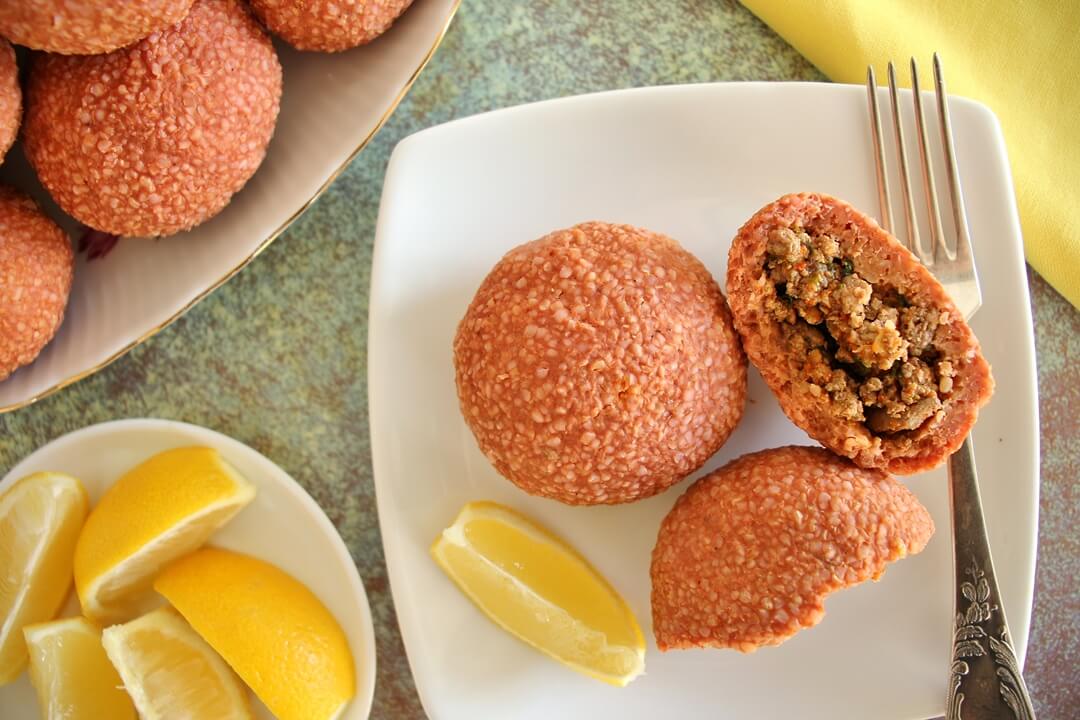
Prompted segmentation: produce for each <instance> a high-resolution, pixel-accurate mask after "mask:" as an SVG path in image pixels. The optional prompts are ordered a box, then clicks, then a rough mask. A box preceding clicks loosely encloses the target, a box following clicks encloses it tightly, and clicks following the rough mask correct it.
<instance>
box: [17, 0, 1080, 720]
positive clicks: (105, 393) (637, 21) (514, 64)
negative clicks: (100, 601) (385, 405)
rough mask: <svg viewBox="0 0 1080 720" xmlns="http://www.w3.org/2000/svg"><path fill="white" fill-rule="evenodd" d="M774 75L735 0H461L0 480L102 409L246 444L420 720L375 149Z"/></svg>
mask: <svg viewBox="0 0 1080 720" xmlns="http://www.w3.org/2000/svg"><path fill="white" fill-rule="evenodd" d="M419 1H420V2H422V1H423V0H419ZM791 79H798V80H821V79H823V77H822V76H821V75H820V73H818V71H817V70H815V69H814V68H813V67H812V66H811V65H809V64H808V63H807V62H806V61H805V60H804V59H803V58H802V57H801V56H800V55H798V54H797V53H796V52H795V51H794V50H792V49H791V48H790V47H788V46H787V45H786V44H785V43H784V41H783V40H781V39H779V38H778V37H777V36H776V35H774V34H773V33H772V32H771V31H770V30H769V29H768V28H767V27H765V26H764V25H762V24H761V23H760V22H759V21H758V20H757V19H755V18H754V17H753V16H752V15H750V13H748V12H747V11H746V10H744V9H743V8H742V7H740V6H738V5H737V4H735V2H733V0H670V1H668V2H660V3H657V2H655V1H654V0H613V1H611V2H600V3H592V2H584V3H583V2H578V1H577V0H550V1H548V0H544V1H538V2H532V3H525V2H517V1H516V0H510V1H507V0H465V2H464V4H463V7H462V8H461V10H460V12H459V13H458V16H457V19H456V20H455V21H454V24H453V26H452V27H451V29H450V32H449V34H448V35H447V37H446V40H445V41H444V43H443V45H442V47H441V49H440V50H439V51H438V53H437V54H436V55H435V58H434V59H433V61H432V62H431V64H430V65H429V66H428V68H427V69H426V70H425V72H424V74H423V75H421V77H420V79H419V80H418V81H417V83H416V85H415V86H414V87H413V89H412V91H411V92H410V94H409V96H408V97H407V98H406V100H405V101H404V102H403V103H402V104H401V106H400V108H399V109H398V110H397V113H396V114H395V115H394V116H393V117H392V118H391V120H390V121H389V123H388V124H387V125H386V127H385V128H383V130H382V131H381V132H380V133H379V135H378V136H377V137H376V138H375V140H374V141H373V142H372V143H371V145H370V146H369V147H368V148H367V149H366V150H365V151H364V152H363V153H362V154H361V155H360V156H359V157H358V158H357V159H356V160H355V161H354V162H353V163H352V165H351V167H350V168H349V169H348V170H347V171H346V172H345V173H344V174H343V175H342V176H341V177H340V179H338V180H337V182H336V183H335V184H334V185H333V186H332V187H331V188H330V190H329V191H328V192H327V193H326V195H325V196H324V197H323V198H322V199H321V200H320V201H319V202H318V203H317V204H316V205H315V206H314V207H313V208H312V209H311V210H310V211H308V213H307V214H306V215H304V216H303V217H302V218H300V220H299V221H297V222H296V224H295V225H293V226H292V228H291V229H290V230H289V231H288V232H286V233H285V235H284V236H282V237H281V238H280V239H279V240H278V241H277V242H276V243H275V244H274V245H273V246H271V247H270V249H269V250H268V251H266V252H265V253H263V254H262V255H261V256H259V258H258V259H256V260H255V262H253V263H252V264H251V266H250V267H248V268H247V269H246V270H244V271H243V272H242V273H241V274H240V275H239V276H237V277H236V278H235V279H233V280H232V281H231V282H229V283H228V284H227V285H225V286H224V287H223V288H222V289H220V290H218V291H217V292H216V293H214V294H213V295H212V296H211V297H209V298H208V299H206V300H204V301H203V302H202V303H201V304H200V305H198V306H197V307H195V308H194V309H193V310H192V311H191V312H189V313H188V314H187V315H186V316H185V317H184V318H182V319H181V320H180V321H178V322H177V323H176V324H174V325H173V326H172V327H170V328H169V329H167V330H165V331H164V332H162V333H161V334H159V335H158V336H156V337H155V338H153V339H152V340H150V341H149V342H147V343H146V344H145V345H143V346H142V347H140V348H138V349H136V350H135V351H133V352H132V353H130V354H129V355H127V356H126V357H124V358H122V359H121V360H120V361H118V362H116V363H115V364H113V365H112V366H110V367H109V368H107V369H106V370H105V371H103V372H101V373H99V374H97V375H96V376H94V377H92V378H90V379H88V380H84V381H83V382H81V383H79V384H77V385H75V386H73V387H70V388H68V389H66V390H64V391H63V392H60V393H58V394H56V395H53V396H51V397H49V398H47V399H45V400H43V401H41V402H40V403H38V404H37V405H34V406H31V407H29V408H26V409H23V410H20V411H17V412H15V413H13V414H9V415H6V416H0V429H2V430H0V474H3V472H5V471H6V470H7V469H8V468H9V467H11V466H12V465H13V464H14V463H15V462H16V461H17V460H18V459H19V458H20V457H22V456H23V455H25V454H27V453H29V452H31V451H32V450H34V449H35V448H36V447H38V446H40V445H41V444H43V443H45V442H47V441H49V440H51V439H52V438H55V437H57V436H59V435H61V434H63V433H66V432H69V431H72V430H76V429H78V428H81V427H83V426H85V425H88V424H91V423H96V422H101V421H103V420H110V419H114V418H124V417H147V416H151V417H164V418H172V419H177V420H184V421H187V422H192V423H197V424H200V425H205V426H207V427H211V428H214V429H215V430H219V431H221V432H224V433H226V434H228V435H231V436H233V437H235V438H237V439H239V440H241V441H242V442H245V443H247V444H249V445H251V446H252V447H254V448H255V449H256V450H258V451H260V452H262V453H263V454H265V455H267V456H268V457H270V458H271V459H272V460H274V461H275V462H277V463H278V464H279V465H281V466H282V467H284V468H285V469H286V470H287V471H288V472H289V473H291V474H292V475H293V477H295V478H296V479H297V480H299V481H300V482H301V483H302V484H303V485H304V486H305V487H306V488H307V489H308V490H309V491H310V492H311V494H312V495H313V496H314V497H315V499H316V500H317V501H318V502H319V503H320V504H321V505H322V507H323V508H324V509H325V510H326V511H327V513H328V514H329V516H330V519H331V520H333V522H334V523H335V524H336V525H337V527H338V529H339V530H340V531H341V534H342V535H343V536H344V538H345V542H346V543H347V544H348V546H349V549H350V550H351V551H352V554H353V557H354V558H355V559H356V564H357V566H358V567H359V569H360V573H361V575H362V576H363V578H364V582H365V585H366V587H367V592H368V595H369V597H370V598H371V604H372V611H373V613H374V618H375V626H376V634H377V636H378V658H379V660H378V686H377V689H376V691H375V707H374V713H373V717H375V718H412V717H422V716H423V710H422V709H421V706H420V703H419V700H418V698H417V696H416V691H415V689H414V687H413V683H412V679H411V677H410V674H409V666H408V662H407V660H406V657H405V651H404V649H403V647H402V644H401V638H400V635H399V633H398V628H397V621H396V618H395V616H394V608H393V603H392V601H391V597H390V588H389V585H388V582H387V576H386V567H385V565H384V563H383V553H382V545H381V542H380V537H379V526H378V521H377V518H376V512H375V495H374V487H373V485H372V476H371V451H370V445H369V437H368V416H367V388H366V386H365V375H366V364H367V347H366V340H367V311H368V292H369V289H370V280H371V274H370V273H371V252H372V241H373V239H374V235H375V218H376V213H377V210H378V202H379V194H380V192H381V190H382V178H383V172H384V170H385V168H386V163H387V159H388V158H389V155H390V151H391V150H392V149H393V147H394V145H395V144H396V143H397V142H398V141H399V140H401V139H402V138H403V137H405V136H406V135H409V134H410V133H413V132H415V131H417V130H420V129H422V128H424V127H427V126H429V125H433V124H436V123H441V122H444V121H446V120H450V119H453V118H458V117H463V116H466V115H471V114H473V113H477V112H481V111H485V110H491V109H494V108H501V107H505V106H508V105H515V104H519V103H524V102H530V101H533V100H542V99H546V98H553V97H560V96H564V95H573V94H577V93H585V92H592V91H597V90H609V89H613V88H624V87H634V86H642V85H657V84H667V83H686V82H707V81H714V80H791ZM1031 290H1032V308H1033V312H1034V315H1035V334H1036V343H1037V352H1038V366H1039V391H1040V397H1041V400H1040V409H1041V430H1042V453H1043V456H1042V495H1041V512H1042V515H1041V519H1040V531H1039V566H1038V575H1037V587H1036V594H1035V612H1034V618H1033V625H1032V631H1031V644H1030V650H1029V653H1028V663H1027V677H1028V681H1029V684H1030V686H1031V690H1032V694H1033V695H1034V698H1035V705H1036V708H1037V709H1038V710H1039V711H1040V717H1041V718H1046V719H1064V718H1067V717H1073V718H1075V717H1077V714H1076V713H1077V708H1080V683H1078V682H1077V681H1076V669H1077V667H1080V654H1078V652H1077V645H1078V644H1080V638H1078V635H1077V627H1076V626H1077V624H1078V621H1080V612H1078V607H1080V606H1078V599H1077V598H1078V595H1077V592H1076V590H1077V584H1076V583H1077V578H1078V577H1080V547H1078V546H1080V540H1078V537H1080V536H1078V533H1077V532H1076V524H1077V522H1076V521H1077V507H1078V502H1080V493H1078V490H1077V487H1078V483H1077V477H1078V475H1080V439H1078V437H1077V435H1078V434H1077V431H1076V427H1077V423H1076V415H1077V414H1078V413H1080V392H1078V382H1080V365H1078V363H1080V339H1078V338H1080V314H1078V313H1077V311H1076V310H1074V309H1073V308H1072V307H1071V306H1070V305H1069V304H1068V303H1067V302H1066V301H1065V300H1064V299H1062V297H1061V296H1060V295H1058V294H1057V293H1056V292H1055V291H1054V290H1053V289H1051V288H1050V287H1049V286H1048V285H1047V284H1046V283H1045V282H1043V281H1042V280H1041V279H1040V278H1039V277H1038V276H1035V275H1034V274H1032V276H1031ZM943 672H944V669H943Z"/></svg>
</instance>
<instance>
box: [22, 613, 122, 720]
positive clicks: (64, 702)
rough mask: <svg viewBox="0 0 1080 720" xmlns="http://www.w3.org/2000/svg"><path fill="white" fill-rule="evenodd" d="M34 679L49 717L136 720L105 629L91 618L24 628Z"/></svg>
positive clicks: (50, 719)
mask: <svg viewBox="0 0 1080 720" xmlns="http://www.w3.org/2000/svg"><path fill="white" fill-rule="evenodd" d="M23 635H24V636H25V637H26V646H27V647H28V648H29V650H30V682H31V683H33V685H34V689H35V690H37V696H38V701H39V702H40V703H41V710H42V712H41V716H42V717H43V718H46V720H100V718H109V720H136V715H135V706H134V705H132V704H131V698H130V697H129V696H128V694H127V693H126V692H124V688H123V686H122V685H121V684H120V676H119V675H117V674H116V669H115V668H114V667H113V666H112V665H111V664H110V663H109V659H108V658H107V657H106V656H105V649H104V648H103V647H102V646H101V630H100V629H99V628H98V627H97V626H96V625H94V624H92V623H91V622H90V621H89V620H87V619H86V618H81V617H80V618H67V619H64V620H56V621H54V622H48V623H41V624H38V625H29V626H27V627H25V628H23Z"/></svg>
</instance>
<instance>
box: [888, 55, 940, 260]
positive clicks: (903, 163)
mask: <svg viewBox="0 0 1080 720" xmlns="http://www.w3.org/2000/svg"><path fill="white" fill-rule="evenodd" d="M888 75H889V100H890V101H891V103H892V114H893V129H894V130H895V131H896V154H897V157H898V158H899V160H900V189H901V190H902V191H903V196H904V213H905V216H906V217H907V238H908V242H907V247H908V250H910V251H911V252H913V253H916V254H917V255H919V259H920V260H922V262H923V264H924V265H930V264H931V263H932V262H933V258H931V259H930V262H929V263H928V262H927V261H926V254H925V253H923V252H922V241H921V240H920V238H919V218H918V216H917V215H916V214H915V199H914V198H913V197H912V196H911V173H910V172H909V171H908V162H907V144H906V143H905V142H904V119H903V116H902V115H901V114H900V92H899V91H898V90H897V89H896V68H895V67H893V64H892V61H891V60H890V61H889V67H888Z"/></svg>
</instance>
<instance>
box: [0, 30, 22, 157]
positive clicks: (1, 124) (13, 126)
mask: <svg viewBox="0 0 1080 720" xmlns="http://www.w3.org/2000/svg"><path fill="white" fill-rule="evenodd" d="M20 122H22V89H20V87H19V67H18V65H16V64H15V48H13V47H11V43H9V42H8V41H7V40H4V39H3V38H0V163H2V162H4V156H5V155H7V151H8V150H10V149H11V145H12V143H14V142H15V136H17V135H18V134H19V123H20Z"/></svg>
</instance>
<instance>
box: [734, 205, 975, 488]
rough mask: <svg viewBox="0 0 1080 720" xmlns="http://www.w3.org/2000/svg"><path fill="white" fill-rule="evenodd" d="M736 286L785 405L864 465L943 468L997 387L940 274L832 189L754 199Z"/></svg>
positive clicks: (743, 318)
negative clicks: (759, 203)
mask: <svg viewBox="0 0 1080 720" xmlns="http://www.w3.org/2000/svg"><path fill="white" fill-rule="evenodd" d="M727 288H728V296H729V300H728V302H729V305H730V307H731V312H732V316H733V319H734V322H735V327H736V328H737V329H738V331H739V334H740V335H741V336H742V342H743V348H744V349H745V351H746V354H747V356H748V357H749V359H750V361H751V362H752V363H753V364H754V365H755V366H756V367H757V368H758V370H759V371H760V372H761V375H762V377H764V379H765V382H766V383H767V384H768V385H769V387H770V388H771V389H772V391H773V393H775V394H776V396H777V399H778V400H779V402H780V407H781V408H782V409H783V410H784V412H785V413H786V414H787V416H788V417H789V418H791V420H792V421H793V422H794V423H795V424H796V425H798V426H799V427H800V428H802V429H803V430H805V431H806V432H807V433H808V434H809V435H810V436H811V437H813V438H814V439H815V440H817V441H819V442H821V443H822V444H823V445H825V446H826V447H828V448H829V449H830V450H832V451H833V452H836V453H838V454H840V455H843V456H844V457H848V458H851V459H852V460H854V461H855V463H856V464H858V465H860V466H862V467H867V468H880V469H883V470H887V471H888V472H893V473H899V474H909V473H915V472H920V471H922V470H928V469H930V468H933V467H936V466H937V465H939V464H941V463H942V462H944V460H945V459H946V458H947V457H948V456H949V455H950V454H951V453H952V452H953V451H955V450H956V449H957V448H958V447H959V446H960V444H961V443H962V442H963V440H964V437H965V436H966V435H967V434H968V432H969V431H970V430H971V428H972V426H973V425H974V424H975V420H976V418H977V417H978V411H979V408H980V407H981V406H982V405H984V404H986V402H987V401H988V400H989V398H990V395H991V394H992V392H993V385H994V383H993V379H992V378H991V376H990V366H989V365H988V364H987V362H986V360H985V358H984V357H983V355H982V352H981V350H980V348H979V343H978V340H976V339H975V336H974V335H973V334H972V332H971V329H970V328H969V327H968V325H967V323H966V322H965V321H964V318H963V316H962V315H961V314H960V312H959V310H957V308H956V306H955V305H954V304H953V302H952V300H951V298H949V296H948V294H947V293H946V292H945V290H944V288H942V286H941V284H940V283H938V281H937V280H936V279H935V278H934V276H933V275H932V274H931V273H930V272H929V271H928V270H927V269H926V268H925V267H924V266H923V265H922V264H921V263H920V262H919V261H918V260H917V259H916V258H915V256H914V255H913V254H912V253H911V252H909V251H908V250H907V249H906V248H904V247H903V245H901V244H900V242H899V241H897V240H896V239H895V238H893V237H892V236H891V235H889V234H888V233H886V232H885V231H884V230H882V229H881V228H880V227H878V226H877V224H876V223H875V222H874V221H873V220H872V219H870V218H868V217H866V216H865V215H863V214H862V213H860V212H858V211H857V210H855V209H854V208H852V207H851V206H850V205H848V204H847V203H845V202H843V201H841V200H838V199H836V198H833V197H829V196H827V195H821V194H817V193H801V194H795V195H785V196H784V197H782V198H780V199H779V200H776V201H775V202H773V203H770V204H769V205H767V206H765V207H764V208H762V209H761V210H759V211H758V212H757V213H756V214H755V215H754V216H753V217H752V218H751V219H750V220H749V221H748V222H747V223H746V224H745V225H743V227H742V228H741V229H740V230H739V233H738V235H736V237H735V239H734V241H733V242H732V245H731V250H730V252H729V255H728V275H727Z"/></svg>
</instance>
